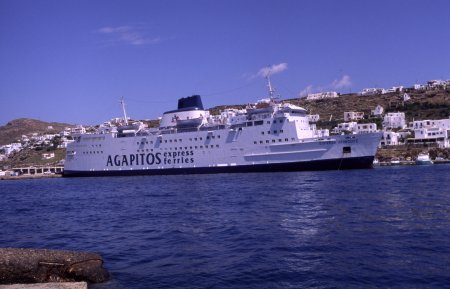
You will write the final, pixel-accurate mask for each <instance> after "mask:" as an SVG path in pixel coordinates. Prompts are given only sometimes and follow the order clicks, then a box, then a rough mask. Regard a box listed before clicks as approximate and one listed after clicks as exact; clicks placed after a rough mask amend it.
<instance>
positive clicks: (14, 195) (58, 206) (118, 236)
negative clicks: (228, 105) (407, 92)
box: [0, 165, 450, 288]
mask: <svg viewBox="0 0 450 289" xmlns="http://www.w3.org/2000/svg"><path fill="white" fill-rule="evenodd" d="M0 209H1V211H0V229H1V233H0V247H32V248H52V249H65V250H83V251H92V252H97V253H99V254H101V255H102V256H103V258H104V260H105V267H106V268H107V269H108V270H109V271H110V272H111V273H112V279H111V280H110V281H108V282H107V283H104V284H98V285H93V286H90V288H445V287H447V288H449V287H450V166H449V165H434V166H423V167H421V166H413V167H389V168H377V169H373V170H352V171H326V172H298V173H295V172H294V173H260V174H220V175H190V176H140V177H111V178H110V177H105V178H80V179H41V180H22V181H0Z"/></svg>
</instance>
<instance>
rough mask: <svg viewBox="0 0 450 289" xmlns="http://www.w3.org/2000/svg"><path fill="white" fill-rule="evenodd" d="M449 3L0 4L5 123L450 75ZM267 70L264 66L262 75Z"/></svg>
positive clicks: (95, 118)
mask: <svg viewBox="0 0 450 289" xmlns="http://www.w3.org/2000/svg"><path fill="white" fill-rule="evenodd" d="M449 11H450V1H448V0H423V1H419V0H396V1H393V0H392V1H385V0H377V1H368V0H367V1H362V0H339V1H333V0H208V1H207V0H189V1H187V0H164V1H163V0H160V1H152V0H146V1H138V0H121V1H114V0H104V1H103V0H89V1H88V0H77V1H75V0H73V1H70V0H55V1H50V0H41V1H34V0H0V125H4V124H6V122H8V121H10V120H12V119H15V118H20V117H28V118H37V119H41V120H45V121H58V122H68V123H73V124H78V123H82V124H97V123H101V122H103V121H106V120H109V119H110V118H112V117H116V116H120V115H121V109H120V106H119V99H120V97H121V96H124V97H125V102H126V107H127V113H128V115H130V116H131V117H133V118H134V119H155V118H157V117H158V116H160V115H161V113H162V112H164V111H167V110H172V109H174V108H175V107H176V104H177V99H178V98H180V97H185V96H189V95H192V94H200V95H202V98H203V103H204V105H205V107H208V108H209V107H213V106H216V105H221V104H240V103H249V102H255V101H256V100H258V99H261V98H264V97H266V96H267V92H266V82H265V80H264V78H263V77H262V76H263V74H264V72H265V71H268V70H270V71H271V72H272V82H273V85H274V87H275V88H276V89H277V92H278V94H280V95H281V97H282V98H294V97H299V96H300V95H303V94H305V93H306V92H319V91H330V90H334V91H338V92H342V93H347V92H351V91H353V92H355V91H359V90H361V89H363V88H367V87H385V88H389V87H391V86H395V85H405V86H412V85H413V84H414V83H425V82H426V81H427V80H430V79H450V17H449V16H448V14H449ZM264 69H265V70H264Z"/></svg>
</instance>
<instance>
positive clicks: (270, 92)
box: [266, 73, 275, 100]
mask: <svg viewBox="0 0 450 289" xmlns="http://www.w3.org/2000/svg"><path fill="white" fill-rule="evenodd" d="M266 79H267V88H268V89H269V97H270V100H272V99H273V93H274V92H275V90H274V89H273V87H272V82H270V73H267V75H266Z"/></svg>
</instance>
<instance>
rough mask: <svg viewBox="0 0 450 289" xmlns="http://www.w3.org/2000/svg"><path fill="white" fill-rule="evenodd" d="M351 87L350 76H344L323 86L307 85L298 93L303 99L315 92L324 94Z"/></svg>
mask: <svg viewBox="0 0 450 289" xmlns="http://www.w3.org/2000/svg"><path fill="white" fill-rule="evenodd" d="M352 85H353V83H352V80H351V78H350V76H348V75H344V76H342V77H341V79H335V80H334V81H333V82H332V83H331V84H329V85H325V86H313V85H308V86H307V87H305V88H304V89H303V90H302V91H300V93H299V97H305V96H307V95H308V94H311V93H316V92H325V91H330V90H335V89H340V88H345V87H351V86H352Z"/></svg>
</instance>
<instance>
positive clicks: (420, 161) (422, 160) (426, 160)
mask: <svg viewBox="0 0 450 289" xmlns="http://www.w3.org/2000/svg"><path fill="white" fill-rule="evenodd" d="M432 164H433V161H432V160H431V159H430V155H429V154H428V153H420V154H419V155H418V156H417V159H416V165H432Z"/></svg>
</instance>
